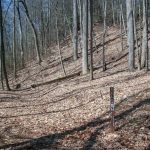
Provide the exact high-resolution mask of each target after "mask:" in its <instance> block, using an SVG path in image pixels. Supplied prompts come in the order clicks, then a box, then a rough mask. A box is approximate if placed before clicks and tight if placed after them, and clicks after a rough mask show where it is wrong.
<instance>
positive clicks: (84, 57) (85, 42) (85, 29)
mask: <svg viewBox="0 0 150 150" xmlns="http://www.w3.org/2000/svg"><path fill="white" fill-rule="evenodd" d="M82 36H83V39H82V40H83V43H82V44H83V49H82V73H83V74H87V73H88V0H84V1H83V35H82Z"/></svg>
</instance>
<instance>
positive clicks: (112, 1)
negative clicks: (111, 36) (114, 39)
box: [111, 0, 116, 26]
mask: <svg viewBox="0 0 150 150" xmlns="http://www.w3.org/2000/svg"><path fill="white" fill-rule="evenodd" d="M111 5H112V14H113V25H114V26H115V25H116V22H115V9H114V0H111Z"/></svg>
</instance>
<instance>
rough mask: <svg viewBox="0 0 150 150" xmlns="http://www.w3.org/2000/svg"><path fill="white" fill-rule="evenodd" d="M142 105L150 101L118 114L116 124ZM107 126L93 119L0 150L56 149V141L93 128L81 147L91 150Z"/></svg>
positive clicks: (101, 121) (100, 118)
mask: <svg viewBox="0 0 150 150" xmlns="http://www.w3.org/2000/svg"><path fill="white" fill-rule="evenodd" d="M143 105H150V99H145V100H143V101H140V102H138V103H136V104H134V105H133V106H132V107H131V108H128V109H126V110H125V111H123V112H120V113H118V114H117V115H116V116H115V120H116V122H117V121H120V120H122V119H124V118H125V117H126V116H128V115H130V113H132V112H133V111H134V110H136V109H138V108H140V107H142V106H143ZM108 125H109V118H106V119H105V118H103V117H99V118H96V119H93V120H92V121H90V122H88V123H86V124H84V125H81V126H79V127H75V128H73V129H70V130H66V131H64V132H61V133H54V134H50V135H48V136H43V137H40V138H35V139H31V140H28V141H25V142H21V143H15V144H8V145H4V146H1V147H0V149H13V150H25V149H26V150H27V149H32V150H42V149H47V148H51V147H53V146H55V148H56V149H57V141H58V140H63V139H64V138H65V137H66V136H68V135H72V134H74V133H79V132H81V131H84V130H86V129H87V128H93V127H95V128H97V129H96V130H95V131H94V132H93V133H92V134H91V135H90V137H89V139H88V140H87V141H85V144H84V145H83V149H85V150H88V149H89V150H90V149H92V147H93V145H94V144H96V138H97V136H98V134H99V133H100V131H101V130H102V129H104V128H106V127H108Z"/></svg>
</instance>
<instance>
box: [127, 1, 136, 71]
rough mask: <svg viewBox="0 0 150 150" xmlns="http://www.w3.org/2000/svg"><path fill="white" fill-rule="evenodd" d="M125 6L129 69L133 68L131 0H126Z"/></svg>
mask: <svg viewBox="0 0 150 150" xmlns="http://www.w3.org/2000/svg"><path fill="white" fill-rule="evenodd" d="M126 7H127V38H128V47H129V59H128V67H129V70H130V71H133V70H134V60H135V57H134V25H133V6H132V1H131V0H126Z"/></svg>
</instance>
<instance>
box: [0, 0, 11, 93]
mask: <svg viewBox="0 0 150 150" xmlns="http://www.w3.org/2000/svg"><path fill="white" fill-rule="evenodd" d="M2 20H3V11H2V0H0V29H1V63H2V69H3V73H4V78H5V81H6V88H7V90H8V91H10V86H9V82H8V77H7V70H6V64H5V47H4V35H3V34H4V30H3V29H4V26H3V21H2Z"/></svg>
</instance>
